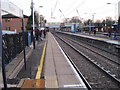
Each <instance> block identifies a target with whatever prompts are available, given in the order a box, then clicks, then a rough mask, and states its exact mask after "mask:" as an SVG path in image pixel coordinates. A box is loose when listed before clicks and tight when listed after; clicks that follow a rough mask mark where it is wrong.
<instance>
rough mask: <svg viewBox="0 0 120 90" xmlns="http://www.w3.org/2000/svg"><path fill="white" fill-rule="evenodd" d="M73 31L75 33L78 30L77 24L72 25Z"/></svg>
mask: <svg viewBox="0 0 120 90" xmlns="http://www.w3.org/2000/svg"><path fill="white" fill-rule="evenodd" d="M71 32H72V33H75V32H76V24H73V25H72V27H71Z"/></svg>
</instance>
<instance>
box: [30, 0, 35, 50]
mask: <svg viewBox="0 0 120 90" xmlns="http://www.w3.org/2000/svg"><path fill="white" fill-rule="evenodd" d="M31 10H32V12H31V14H32V21H33V24H32V29H33V48H34V49H35V21H34V3H33V0H31Z"/></svg>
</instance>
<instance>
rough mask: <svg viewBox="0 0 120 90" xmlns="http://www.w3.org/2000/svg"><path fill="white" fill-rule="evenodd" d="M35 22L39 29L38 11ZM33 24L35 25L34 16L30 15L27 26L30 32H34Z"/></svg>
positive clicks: (35, 13) (35, 14)
mask: <svg viewBox="0 0 120 90" xmlns="http://www.w3.org/2000/svg"><path fill="white" fill-rule="evenodd" d="M34 20H35V26H36V28H38V13H37V11H35V12H34ZM32 24H33V20H32V15H30V16H29V17H28V22H27V26H26V28H27V30H28V31H31V30H32Z"/></svg>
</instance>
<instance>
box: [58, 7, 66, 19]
mask: <svg viewBox="0 0 120 90" xmlns="http://www.w3.org/2000/svg"><path fill="white" fill-rule="evenodd" d="M59 11H60V12H61V14H62V15H63V17H64V18H66V17H65V15H64V14H63V12H62V11H61V10H60V9H59Z"/></svg>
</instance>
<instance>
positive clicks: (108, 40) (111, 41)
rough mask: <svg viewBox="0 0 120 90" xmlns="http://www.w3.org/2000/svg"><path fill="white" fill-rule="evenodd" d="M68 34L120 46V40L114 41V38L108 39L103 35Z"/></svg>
mask: <svg viewBox="0 0 120 90" xmlns="http://www.w3.org/2000/svg"><path fill="white" fill-rule="evenodd" d="M67 33H68V34H73V35H77V36H81V37H85V38H90V39H94V40H99V41H105V42H107V43H111V44H117V45H120V40H119V39H116V40H114V38H113V37H108V36H105V35H103V34H96V35H94V34H89V33H69V32H67Z"/></svg>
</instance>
